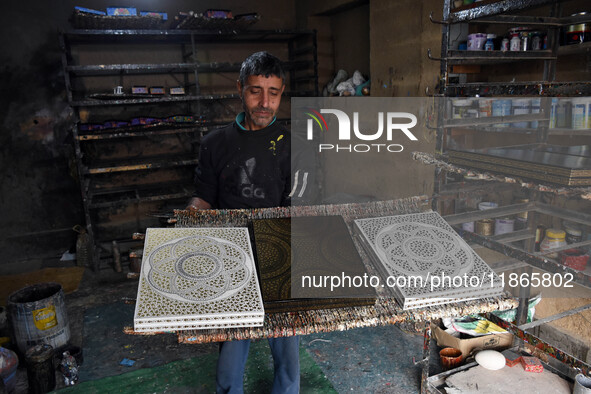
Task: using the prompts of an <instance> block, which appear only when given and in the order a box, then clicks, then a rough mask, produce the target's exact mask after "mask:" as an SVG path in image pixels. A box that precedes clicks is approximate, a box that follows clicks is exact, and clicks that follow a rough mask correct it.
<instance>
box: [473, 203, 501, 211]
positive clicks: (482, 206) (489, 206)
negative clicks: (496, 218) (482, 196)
mask: <svg viewBox="0 0 591 394" xmlns="http://www.w3.org/2000/svg"><path fill="white" fill-rule="evenodd" d="M498 206H499V204H497V203H496V202H490V201H483V202H481V203H478V209H479V210H481V211H485V210H487V209H493V208H497V207H498Z"/></svg>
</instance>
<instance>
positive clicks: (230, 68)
mask: <svg viewBox="0 0 591 394" xmlns="http://www.w3.org/2000/svg"><path fill="white" fill-rule="evenodd" d="M241 65H242V63H216V62H212V63H166V64H158V63H152V64H93V65H85V66H67V67H66V70H67V71H69V72H71V73H72V74H73V75H75V76H91V75H96V76H98V75H122V74H123V75H132V74H181V73H186V72H194V71H198V72H202V73H228V72H238V71H240V66H241ZM282 66H283V68H284V70H286V71H290V70H299V69H307V68H309V67H310V66H311V62H307V61H294V62H282Z"/></svg>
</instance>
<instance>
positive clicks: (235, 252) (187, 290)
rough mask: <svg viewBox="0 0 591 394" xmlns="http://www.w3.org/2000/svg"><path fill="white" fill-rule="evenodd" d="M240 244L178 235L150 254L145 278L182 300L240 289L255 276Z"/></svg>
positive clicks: (229, 293)
mask: <svg viewBox="0 0 591 394" xmlns="http://www.w3.org/2000/svg"><path fill="white" fill-rule="evenodd" d="M251 265H252V264H250V258H249V257H248V254H247V253H246V252H245V251H244V250H242V248H241V247H239V246H238V245H236V244H234V243H232V242H230V241H228V240H224V239H219V238H215V237H209V236H200V235H197V236H190V237H185V238H180V239H175V240H173V241H171V242H168V243H165V244H163V245H161V246H159V247H157V248H156V249H154V250H153V251H152V252H151V253H150V255H149V256H148V264H147V266H146V268H147V271H146V274H145V278H146V280H147V281H148V283H149V284H150V286H151V287H152V288H153V289H154V290H155V291H157V292H159V293H160V294H162V295H164V296H167V297H171V298H173V299H176V300H179V301H192V302H211V301H218V300H222V299H225V298H227V297H230V296H232V295H233V294H235V293H237V292H239V291H240V290H241V289H242V288H244V287H245V286H246V284H247V283H248V281H249V280H250V278H251V276H252V272H251V269H250V268H249V267H250V266H251Z"/></svg>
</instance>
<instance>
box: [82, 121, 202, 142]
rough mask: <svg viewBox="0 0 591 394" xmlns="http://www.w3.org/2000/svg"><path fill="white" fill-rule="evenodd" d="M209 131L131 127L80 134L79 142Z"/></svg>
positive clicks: (185, 127)
mask: <svg viewBox="0 0 591 394" xmlns="http://www.w3.org/2000/svg"><path fill="white" fill-rule="evenodd" d="M206 131H209V127H208V126H206V125H191V126H189V125H186V124H179V125H173V124H165V125H151V126H131V127H126V128H118V129H109V130H98V131H90V132H84V134H81V133H80V132H79V133H78V136H77V137H76V138H77V139H78V140H79V141H96V140H110V139H117V138H134V137H151V136H159V135H169V134H185V133H188V134H190V133H202V132H206Z"/></svg>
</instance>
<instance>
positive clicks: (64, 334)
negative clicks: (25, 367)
mask: <svg viewBox="0 0 591 394" xmlns="http://www.w3.org/2000/svg"><path fill="white" fill-rule="evenodd" d="M8 313H9V317H10V321H11V327H12V335H13V342H14V343H15V344H16V345H17V347H18V350H19V351H20V352H21V353H22V354H26V352H27V350H28V349H29V348H30V347H32V346H35V345H38V344H41V343H46V344H48V345H51V346H52V347H53V348H54V349H59V348H60V347H62V346H64V345H66V344H67V342H68V341H69V340H70V327H69V325H68V316H67V312H66V305H65V303H64V292H63V290H62V286H61V285H60V284H59V283H39V284H36V285H33V286H29V287H25V288H23V289H20V290H18V291H15V292H14V293H12V294H11V295H10V296H8Z"/></svg>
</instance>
